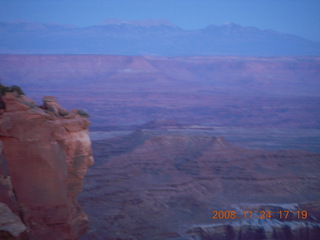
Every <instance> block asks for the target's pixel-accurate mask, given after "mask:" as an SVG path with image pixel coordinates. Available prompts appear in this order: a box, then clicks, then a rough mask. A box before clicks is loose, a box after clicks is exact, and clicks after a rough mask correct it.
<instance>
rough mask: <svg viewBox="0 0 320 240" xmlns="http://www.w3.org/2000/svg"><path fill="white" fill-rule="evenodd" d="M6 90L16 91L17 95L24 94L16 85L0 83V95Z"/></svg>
mask: <svg viewBox="0 0 320 240" xmlns="http://www.w3.org/2000/svg"><path fill="white" fill-rule="evenodd" d="M6 92H17V93H18V94H19V95H25V93H24V92H23V91H22V89H21V88H20V87H19V86H17V85H12V86H11V87H8V86H5V85H3V84H1V83H0V96H3V95H4V94H5V93H6Z"/></svg>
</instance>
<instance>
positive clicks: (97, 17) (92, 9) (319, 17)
mask: <svg viewBox="0 0 320 240" xmlns="http://www.w3.org/2000/svg"><path fill="white" fill-rule="evenodd" d="M108 19H118V20H122V21H129V20H145V19H155V20H168V21H170V22H172V23H173V24H176V25H178V26H180V27H182V28H184V29H200V28H204V27H206V26H208V25H210V24H214V25H222V24H226V23H231V22H232V23H236V24H239V25H242V26H254V27H258V28H260V29H272V30H276V31H279V32H283V33H290V34H295V35H298V36H301V37H304V38H307V39H310V40H314V41H320V0H0V21H3V22H14V21H27V22H40V23H58V24H71V25H76V26H79V27H84V26H91V25H98V24H101V23H103V22H105V21H107V20H108Z"/></svg>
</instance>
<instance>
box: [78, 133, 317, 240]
mask: <svg viewBox="0 0 320 240" xmlns="http://www.w3.org/2000/svg"><path fill="white" fill-rule="evenodd" d="M93 152H94V154H95V165H94V166H93V167H92V168H91V169H90V170H89V171H88V175H87V178H86V184H85V187H84V191H83V193H82V194H81V195H80V199H79V201H80V203H81V205H83V207H84V209H85V211H86V212H87V213H88V215H89V217H90V219H91V228H90V230H89V232H88V234H87V235H86V236H84V237H83V238H81V239H83V240H87V239H136V240H138V239H139V240H142V239H154V240H160V239H162V240H164V239H167V240H169V239H170V240H173V239H174V240H189V239H198V240H209V239H220V240H233V239H241V240H242V239H266V240H271V239H276V240H289V239H301V240H302V239H304V240H307V239H310V240H311V239H314V240H316V239H318V237H319V233H320V225H319V220H320V215H319V206H320V205H319V197H320V195H319V186H320V180H319V179H320V178H319V173H318V170H317V169H318V168H319V164H320V161H319V160H320V154H319V153H312V152H308V151H302V150H278V151H269V150H264V149H252V148H251V149H249V148H244V147H239V146H238V145H236V144H232V143H230V142H228V141H226V140H225V139H224V138H223V137H216V136H212V135H210V134H205V133H204V132H202V133H199V132H197V131H192V132H188V131H186V130H184V131H174V130H170V131H167V130H137V131H134V132H132V133H131V134H129V135H125V136H114V137H110V138H107V139H100V140H93ZM213 211H224V212H226V211H235V212H237V218H236V219H231V218H228V219H226V218H220V219H219V218H217V219H212V217H213V216H214V214H213ZM243 211H247V212H249V211H252V212H253V214H254V215H253V217H252V218H249V216H247V218H246V219H244V217H243V216H242V213H243ZM260 211H272V217H270V218H264V219H258V215H259V214H260ZM279 211H290V212H291V214H290V218H285V217H284V216H282V217H280V216H279ZM297 211H307V213H308V217H307V218H304V219H303V218H302V217H301V216H299V217H298V216H297V214H296V212H297ZM293 213H295V215H292V214H293ZM290 236H291V237H290ZM294 236H295V237H294Z"/></svg>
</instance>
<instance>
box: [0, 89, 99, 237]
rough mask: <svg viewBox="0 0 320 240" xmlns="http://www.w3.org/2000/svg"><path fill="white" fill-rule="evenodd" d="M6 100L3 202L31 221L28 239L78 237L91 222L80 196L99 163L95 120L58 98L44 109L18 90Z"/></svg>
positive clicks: (0, 134)
mask: <svg viewBox="0 0 320 240" xmlns="http://www.w3.org/2000/svg"><path fill="white" fill-rule="evenodd" d="M2 102H3V105H4V108H3V109H1V113H0V143H1V144H2V145H3V152H2V154H1V161H0V163H1V164H0V180H1V181H0V184H1V186H0V187H1V191H0V194H1V195H0V201H2V202H3V203H5V204H6V205H7V206H9V207H10V208H11V210H12V211H13V213H15V214H16V215H18V216H19V217H20V219H21V220H22V222H23V223H24V224H25V225H26V227H27V229H26V230H25V231H24V234H25V238H27V239H34V240H40V239H41V240H42V239H47V240H57V239H59V240H71V239H76V238H78V237H79V236H80V235H82V234H84V233H85V232H86V229H87V223H88V218H87V216H86V214H85V213H84V212H83V211H82V209H81V207H80V206H79V204H78V203H77V195H78V194H79V193H80V192H81V191H82V183H83V180H84V175H85V173H86V170H87V167H88V166H90V165H92V164H93V157H92V152H91V142H90V139H89V135H88V126H89V121H88V120H87V119H86V118H83V117H81V116H80V115H78V114H77V111H76V110H73V111H71V112H67V111H65V110H64V109H62V108H61V107H60V106H59V105H58V104H57V102H56V100H55V98H53V97H46V98H45V103H44V105H43V107H39V106H37V105H36V103H35V102H33V101H32V100H31V99H29V98H27V97H26V96H23V95H19V94H17V93H16V92H13V93H6V94H5V95H4V96H2ZM17 238H18V239H19V237H17Z"/></svg>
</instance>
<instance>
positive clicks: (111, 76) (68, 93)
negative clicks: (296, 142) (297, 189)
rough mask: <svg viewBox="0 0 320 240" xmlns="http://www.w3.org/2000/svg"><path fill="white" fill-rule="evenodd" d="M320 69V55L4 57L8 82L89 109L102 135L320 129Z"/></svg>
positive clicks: (1, 72)
mask: <svg viewBox="0 0 320 240" xmlns="http://www.w3.org/2000/svg"><path fill="white" fill-rule="evenodd" d="M319 69H320V59H319V57H274V58H258V57H183V58H179V57H172V58H162V57H161V58H159V57H143V56H112V55H0V77H1V79H2V81H3V82H4V83H5V84H7V85H12V84H17V85H19V86H21V87H22V88H23V89H24V91H25V92H26V94H27V95H28V96H30V97H31V98H32V99H34V100H35V101H36V102H41V98H42V96H44V95H54V96H56V97H57V98H58V99H59V100H60V101H61V102H63V103H64V106H65V107H66V108H67V109H73V108H77V109H81V108H83V109H85V110H87V111H88V112H89V113H90V116H91V122H92V125H91V129H95V130H98V129H104V130H108V129H115V128H119V127H120V128H121V127H122V128H124V127H128V126H139V125H142V124H145V123H147V122H150V121H154V120H170V121H175V122H177V123H178V124H183V125H197V124H198V125H207V126H216V127H217V126H237V127H249V128H250V127H254V128H261V127H269V128H276V127H279V128H308V129H311V128H314V129H315V128H319V127H320V122H319V119H320V113H319V111H318V106H319V104H320V98H319V89H320V86H319V84H320V83H319V76H320V72H319V71H320V70H319Z"/></svg>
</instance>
